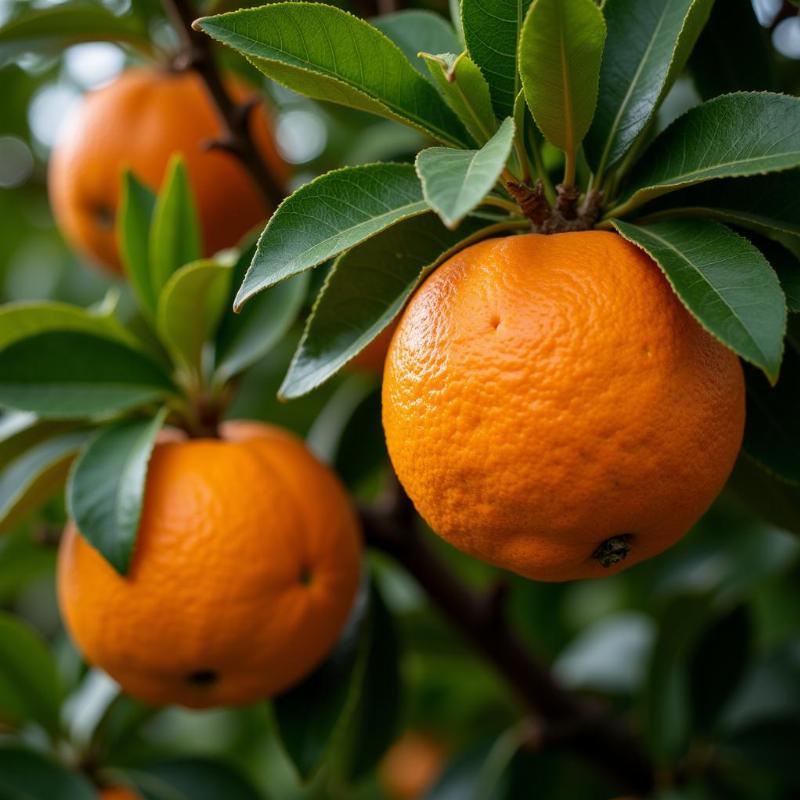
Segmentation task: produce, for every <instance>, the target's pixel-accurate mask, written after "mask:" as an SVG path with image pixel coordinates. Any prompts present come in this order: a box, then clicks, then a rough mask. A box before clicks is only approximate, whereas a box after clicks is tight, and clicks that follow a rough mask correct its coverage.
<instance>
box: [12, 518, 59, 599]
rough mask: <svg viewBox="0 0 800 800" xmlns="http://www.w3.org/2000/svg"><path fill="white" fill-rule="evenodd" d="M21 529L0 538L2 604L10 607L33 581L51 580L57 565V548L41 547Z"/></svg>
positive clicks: (27, 531) (26, 527) (21, 527)
mask: <svg viewBox="0 0 800 800" xmlns="http://www.w3.org/2000/svg"><path fill="white" fill-rule="evenodd" d="M31 533H32V532H31V531H30V530H28V526H20V527H18V528H17V530H15V531H9V532H8V533H5V534H4V535H3V536H2V537H0V603H2V604H3V605H4V606H7V605H8V604H9V603H13V601H14V599H15V598H16V597H17V596H18V595H19V594H20V593H21V592H22V591H24V590H25V589H27V588H28V587H29V586H30V585H31V584H32V583H33V582H34V581H36V580H38V579H39V578H42V577H44V578H45V579H47V580H50V579H52V576H53V571H54V569H55V564H56V553H55V552H54V548H49V547H42V546H41V544H39V543H38V542H37V541H35V540H34V537H33V536H32V535H31Z"/></svg>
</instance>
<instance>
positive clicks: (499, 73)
mask: <svg viewBox="0 0 800 800" xmlns="http://www.w3.org/2000/svg"><path fill="white" fill-rule="evenodd" d="M529 6H530V0H493V2H491V3H486V2H484V0H462V2H461V20H462V23H463V27H464V40H465V41H466V43H467V51H468V52H469V54H470V56H471V58H472V60H473V61H474V62H475V63H476V64H477V65H478V67H479V68H480V71H481V72H482V73H483V75H484V76H485V78H486V80H487V81H488V82H489V87H490V89H491V92H492V104H493V105H494V110H495V114H496V115H497V116H498V117H500V119H504V118H505V117H508V116H511V114H512V113H513V110H514V100H515V99H516V97H517V94H518V92H519V89H520V81H519V74H518V72H517V46H518V44H519V37H520V32H521V31H522V24H523V21H524V19H525V13H526V12H527V10H528V7H529Z"/></svg>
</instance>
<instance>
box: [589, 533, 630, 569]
mask: <svg viewBox="0 0 800 800" xmlns="http://www.w3.org/2000/svg"><path fill="white" fill-rule="evenodd" d="M632 539H633V536H632V535H631V534H630V533H622V534H620V535H619V536H612V537H611V538H610V539H606V540H605V541H604V542H601V543H600V544H599V545H598V546H597V548H596V549H595V551H594V552H593V553H592V558H593V559H594V560H595V561H597V562H598V563H599V564H600V566H601V567H605V568H606V569H609V568H610V567H613V566H614V565H615V564H619V563H620V562H621V561H624V560H625V559H626V558H627V557H628V553H630V551H631V541H632Z"/></svg>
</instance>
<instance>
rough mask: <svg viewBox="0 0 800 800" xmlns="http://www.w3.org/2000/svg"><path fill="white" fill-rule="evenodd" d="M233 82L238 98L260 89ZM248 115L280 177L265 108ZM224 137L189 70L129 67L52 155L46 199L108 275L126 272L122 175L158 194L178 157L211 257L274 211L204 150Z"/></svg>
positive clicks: (226, 156)
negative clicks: (120, 241)
mask: <svg viewBox="0 0 800 800" xmlns="http://www.w3.org/2000/svg"><path fill="white" fill-rule="evenodd" d="M228 88H229V90H230V92H231V93H232V95H233V97H234V98H235V99H236V100H237V101H239V102H243V101H245V100H246V99H247V98H248V97H250V96H252V95H253V93H254V92H253V90H251V89H249V88H247V87H245V86H244V85H243V84H241V83H239V82H238V81H235V80H230V81H228ZM250 119H251V132H252V135H253V138H254V140H255V142H256V145H257V147H258V149H259V150H260V152H261V153H262V155H263V156H264V158H265V160H266V162H267V164H268V165H269V167H270V168H271V170H272V171H273V173H274V174H275V175H276V176H277V179H278V182H279V183H282V182H283V180H284V179H285V177H286V167H285V165H284V164H283V162H282V161H281V159H280V157H279V155H278V153H277V150H276V149H275V143H274V140H273V136H272V131H271V127H270V123H269V120H268V118H267V114H266V112H265V111H264V109H263V107H262V108H260V109H258V110H254V111H253V112H252V113H251V117H250ZM221 134H222V127H221V125H220V122H219V119H218V118H217V114H216V111H215V109H214V107H213V106H212V104H211V101H210V100H209V98H208V96H207V94H206V90H205V88H204V86H203V83H202V81H201V79H200V78H199V77H198V76H197V75H196V74H195V73H194V72H191V71H187V72H169V71H166V70H160V69H155V68H146V69H145V68H143V69H130V70H127V71H126V72H124V73H123V74H122V75H121V76H120V77H119V78H117V79H116V80H114V81H112V82H111V83H109V84H108V85H107V86H104V87H102V88H101V89H98V90H97V91H94V92H90V93H89V94H88V95H87V96H86V98H85V100H84V102H83V104H82V106H81V107H80V109H79V111H78V113H77V114H76V116H75V117H74V118H72V119H71V120H70V122H69V123H68V124H67V125H66V126H65V130H64V132H63V134H62V135H61V136H60V138H59V141H58V142H57V144H56V146H55V148H54V149H53V152H52V155H51V158H50V167H49V175H48V186H49V191H50V200H51V203H52V206H53V211H54V214H55V217H56V221H57V223H58V225H59V227H60V228H61V231H62V233H63V234H64V236H65V238H66V239H67V241H68V242H69V243H70V244H71V245H72V246H73V247H74V248H75V249H76V250H78V251H80V252H81V253H83V254H85V255H86V256H88V257H89V258H91V259H92V260H93V261H96V262H97V263H98V264H100V265H101V266H105V267H106V268H107V269H108V270H110V271H111V272H122V265H121V262H120V256H119V252H118V249H117V240H116V231H115V221H116V216H117V211H118V209H119V203H120V194H121V187H122V172H123V170H124V169H125V168H127V169H130V170H132V171H133V173H134V174H135V175H136V176H137V177H138V178H139V180H141V181H143V182H144V183H145V184H147V185H148V186H149V187H150V188H151V189H153V190H154V191H157V190H158V188H159V187H160V186H161V184H162V181H163V179H164V173H165V171H166V168H167V165H168V163H169V160H170V157H171V156H172V155H173V154H174V153H180V154H181V155H182V156H183V158H184V160H185V162H186V167H187V170H188V172H189V177H190V180H191V184H192V189H193V191H194V194H195V200H196V203H197V207H198V212H199V217H200V226H201V230H202V234H203V247H204V251H205V253H206V254H207V255H210V254H213V253H215V252H216V251H218V250H221V249H223V248H225V247H231V246H232V245H235V244H236V243H237V242H238V241H239V240H240V239H241V238H242V236H243V235H244V234H245V233H247V232H248V231H250V230H251V229H252V228H253V227H254V226H255V225H257V224H258V223H259V222H261V221H262V220H264V219H266V218H267V216H268V215H269V213H270V212H271V211H272V209H270V208H268V207H267V206H266V204H265V202H264V200H263V198H262V196H261V194H260V192H259V189H258V187H257V186H256V184H255V183H254V182H253V180H252V178H251V177H250V176H249V174H248V173H247V171H246V170H245V168H244V167H243V166H242V165H241V164H240V163H239V161H238V160H237V159H236V158H235V157H234V156H233V155H231V154H230V153H227V152H223V151H221V150H209V149H208V148H207V143H208V142H210V141H211V140H214V139H218V138H220V136H221Z"/></svg>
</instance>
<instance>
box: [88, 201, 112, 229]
mask: <svg viewBox="0 0 800 800" xmlns="http://www.w3.org/2000/svg"><path fill="white" fill-rule="evenodd" d="M92 216H93V217H94V219H95V222H97V224H98V225H99V226H100V227H101V228H107V229H108V230H111V229H112V228H113V227H114V216H115V214H114V209H113V208H111V207H110V206H107V205H104V204H98V205H95V206H92Z"/></svg>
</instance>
